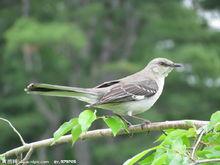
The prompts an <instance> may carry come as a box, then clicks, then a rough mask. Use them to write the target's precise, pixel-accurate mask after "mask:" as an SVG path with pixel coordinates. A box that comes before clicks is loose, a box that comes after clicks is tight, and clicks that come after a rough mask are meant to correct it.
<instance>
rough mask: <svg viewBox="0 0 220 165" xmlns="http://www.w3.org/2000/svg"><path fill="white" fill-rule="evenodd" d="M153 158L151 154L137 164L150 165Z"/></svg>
mask: <svg viewBox="0 0 220 165" xmlns="http://www.w3.org/2000/svg"><path fill="white" fill-rule="evenodd" d="M154 156H155V153H152V154H150V155H149V156H147V157H146V158H144V159H143V160H141V161H139V162H138V164H141V165H142V164H143V165H151V164H152V162H153V160H154Z"/></svg>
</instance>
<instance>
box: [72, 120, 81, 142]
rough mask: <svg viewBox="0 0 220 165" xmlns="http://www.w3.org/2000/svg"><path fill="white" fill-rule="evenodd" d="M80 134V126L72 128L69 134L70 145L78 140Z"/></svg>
mask: <svg viewBox="0 0 220 165" xmlns="http://www.w3.org/2000/svg"><path fill="white" fill-rule="evenodd" d="M81 133H82V130H81V125H79V124H77V125H75V126H74V127H73V128H72V130H71V134H72V143H73V144H74V143H75V142H76V141H77V140H78V138H79V136H80V135H81Z"/></svg>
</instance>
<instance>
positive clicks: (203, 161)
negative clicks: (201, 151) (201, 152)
mask: <svg viewBox="0 0 220 165" xmlns="http://www.w3.org/2000/svg"><path fill="white" fill-rule="evenodd" d="M215 162H220V159H202V160H197V161H196V162H195V165H196V164H202V163H215Z"/></svg>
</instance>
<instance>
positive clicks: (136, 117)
mask: <svg viewBox="0 0 220 165" xmlns="http://www.w3.org/2000/svg"><path fill="white" fill-rule="evenodd" d="M130 117H133V118H135V119H138V120H141V121H144V124H150V123H151V121H150V120H147V119H144V118H141V117H139V116H134V115H132V116H130Z"/></svg>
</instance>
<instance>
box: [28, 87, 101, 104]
mask: <svg viewBox="0 0 220 165" xmlns="http://www.w3.org/2000/svg"><path fill="white" fill-rule="evenodd" d="M25 91H26V92H27V93H28V94H40V95H47V96H60V97H72V98H76V99H78V100H81V101H84V102H87V103H89V104H93V103H95V102H96V100H97V98H98V95H97V93H96V92H94V91H92V90H91V89H89V88H78V87H67V86H60V85H51V84H40V83H31V84H30V85H28V86H27V88H25Z"/></svg>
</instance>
